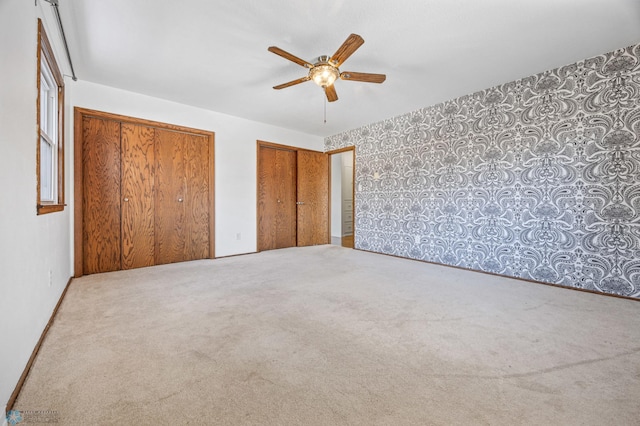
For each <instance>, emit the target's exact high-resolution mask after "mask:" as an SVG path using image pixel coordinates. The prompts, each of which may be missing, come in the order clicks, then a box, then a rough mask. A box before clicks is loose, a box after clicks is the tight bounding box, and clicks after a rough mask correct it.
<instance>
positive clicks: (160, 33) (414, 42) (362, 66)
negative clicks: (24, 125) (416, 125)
mask: <svg viewBox="0 0 640 426" xmlns="http://www.w3.org/2000/svg"><path fill="white" fill-rule="evenodd" d="M60 13H61V15H62V20H63V23H64V25H65V31H66V33H67V38H68V42H69V46H70V50H71V56H72V59H73V61H74V66H75V69H76V74H77V76H78V78H79V79H81V80H86V81H91V82H95V83H100V84H105V85H108V86H113V87H117V88H121V89H126V90H130V91H134V92H138V93H143V94H147V95H150V96H155V97H158V98H163V99H168V100H172V101H176V102H180V103H184V104H189V105H193V106H197V107H201V108H205V109H208V110H212V111H217V112H221V113H225V114H230V115H234V116H239V117H243V118H247V119H250V120H254V121H259V122H264V123H269V124H273V125H276V126H281V127H286V128H290V129H295V130H299V131H302V132H306V133H309V134H314V135H320V136H329V135H333V134H336V133H339V132H341V131H344V130H349V129H352V128H356V127H359V126H361V125H364V124H369V123H372V122H376V121H379V120H382V119H385V118H389V117H393V116H396V115H400V114H403V113H406V112H410V111H413V110H415V109H418V108H422V107H425V106H429V105H434V104H436V103H439V102H442V101H446V100H448V99H452V98H455V97H458V96H461V95H464V94H467V93H472V92H475V91H477V90H481V89H485V88H489V87H492V86H494V85H497V84H501V83H506V82H509V81H512V80H515V79H518V78H521V77H526V76H528V75H532V74H535V73H537V72H541V71H545V70H547V69H552V68H555V67H558V66H561V65H566V64H569V63H572V62H576V61H578V60H581V59H585V58H587V57H590V56H594V55H597V54H601V53H605V52H608V51H611V50H614V49H617V48H621V47H626V46H628V45H631V44H635V43H638V42H640V1H638V0H527V1H525V0H393V1H391V0H308V1H302V0H299V1H295V0H233V1H230V0H181V1H170V0H101V1H86V0H60ZM350 33H356V34H360V35H361V36H362V37H363V38H364V40H365V44H364V45H363V46H362V47H360V49H358V50H357V51H356V52H355V53H354V54H353V56H351V57H350V58H349V59H348V60H347V61H346V62H345V64H344V65H342V66H341V70H343V71H361V72H373V73H383V74H386V75H387V81H386V82H384V83H383V84H381V85H379V84H371V83H360V82H351V81H338V82H337V83H336V89H337V92H338V96H339V100H338V101H337V102H334V103H327V105H326V107H327V123H326V124H324V123H323V108H324V99H325V97H324V93H323V91H322V89H321V88H320V87H318V86H316V85H315V84H314V83H312V82H306V83H303V84H299V85H297V86H293V87H289V88H287V89H283V90H274V89H272V86H275V85H277V84H280V83H284V82H287V81H290V80H294V79H296V78H299V77H303V76H305V75H306V72H307V71H306V69H305V68H303V67H301V66H299V65H296V64H294V63H293V62H290V61H287V60H285V59H283V58H281V57H279V56H276V55H274V54H273V53H270V52H268V51H267V48H268V47H269V46H272V45H275V46H278V47H280V48H282V49H284V50H286V51H288V52H290V53H292V54H294V55H296V56H298V57H301V58H303V59H305V60H308V61H312V60H313V59H314V58H316V57H317V56H319V55H331V54H333V53H334V52H335V50H336V49H337V48H338V47H339V46H340V45H341V44H342V42H343V41H344V40H345V39H346V38H347V36H348V35H349V34H350Z"/></svg>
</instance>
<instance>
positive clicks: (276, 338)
mask: <svg viewBox="0 0 640 426" xmlns="http://www.w3.org/2000/svg"><path fill="white" fill-rule="evenodd" d="M14 408H15V409H18V410H52V411H55V412H57V416H58V419H59V424H63V425H164V424H166V425H184V424H192V425H200V424H202V425H205V424H206V425H608V426H609V425H637V424H640V303H639V302H635V301H630V300H623V299H616V298H611V297H606V296H600V295H593V294H588V293H582V292H577V291H571V290H565V289H559V288H553V287H549V286H544V285H538V284H531V283H526V282H521V281H516V280H511V279H506V278H505V279H502V278H496V277H492V276H489V275H484V274H478V273H474V272H470V271H462V270H456V269H452V268H447V267H443V266H437V265H430V264H425V263H420V262H414V261H410V260H404V259H397V258H392V257H388V256H382V255H376V254H372V253H365V252H361V251H355V250H350V249H345V248H342V247H337V246H317V247H308V248H294V249H285V250H276V251H269V252H263V253H259V254H254V255H247V256H239V257H232V258H226V259H218V260H208V261H195V262H187V263H182V264H173V265H164V266H158V267H152V268H144V269H137V270H130V271H121V272H114V273H107V274H98V275H90V276H86V277H83V278H81V279H77V280H74V281H73V282H72V284H71V286H70V288H69V291H68V294H67V296H66V298H65V300H64V303H63V304H62V306H61V308H60V311H59V313H58V316H57V318H56V320H55V323H54V325H53V327H52V328H51V330H50V332H49V335H48V336H47V338H46V340H45V342H44V345H43V347H42V349H41V351H40V353H39V355H38V357H37V360H36V362H35V364H34V366H33V369H32V371H31V374H30V375H29V377H28V379H27V381H26V384H25V386H24V388H23V390H22V393H21V394H20V396H19V399H18V401H17V403H16V406H15V407H14Z"/></svg>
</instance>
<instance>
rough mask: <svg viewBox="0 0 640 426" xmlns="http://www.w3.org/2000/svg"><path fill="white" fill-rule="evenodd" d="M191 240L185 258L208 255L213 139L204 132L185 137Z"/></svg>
mask: <svg viewBox="0 0 640 426" xmlns="http://www.w3.org/2000/svg"><path fill="white" fill-rule="evenodd" d="M185 154H186V155H185V162H186V167H185V169H186V170H185V171H186V193H185V201H184V203H185V209H186V221H187V240H186V247H185V249H186V251H185V256H184V260H195V259H206V258H208V257H210V254H209V238H210V234H211V233H210V230H209V223H210V217H209V214H210V213H209V206H210V201H211V200H210V199H209V197H210V196H211V195H210V194H211V193H212V191H211V188H209V158H210V155H211V154H212V153H210V152H209V140H208V139H207V138H205V137H203V136H197V135H187V136H186V137H185Z"/></svg>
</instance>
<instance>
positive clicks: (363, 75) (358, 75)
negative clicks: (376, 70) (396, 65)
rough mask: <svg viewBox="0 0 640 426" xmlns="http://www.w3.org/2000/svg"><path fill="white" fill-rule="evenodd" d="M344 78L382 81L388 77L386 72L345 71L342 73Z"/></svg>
mask: <svg viewBox="0 0 640 426" xmlns="http://www.w3.org/2000/svg"><path fill="white" fill-rule="evenodd" d="M340 78H341V79H342V80H351V81H364V82H365V83H382V82H383V81H385V80H386V79H387V76H386V75H384V74H370V73H367V72H353V71H344V72H341V73H340Z"/></svg>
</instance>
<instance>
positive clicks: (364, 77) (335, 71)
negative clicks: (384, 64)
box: [268, 34, 387, 102]
mask: <svg viewBox="0 0 640 426" xmlns="http://www.w3.org/2000/svg"><path fill="white" fill-rule="evenodd" d="M363 43H364V39H363V38H362V37H360V36H359V35H358V34H351V35H350V36H349V37H347V39H346V40H345V41H344V43H342V46H340V47H339V48H338V50H336V53H334V54H333V55H332V56H319V57H318V58H316V59H315V61H314V63H311V62H307V61H305V60H304V59H300V58H298V57H297V56H294V55H292V54H291V53H289V52H285V51H284V50H282V49H280V48H279V47H275V46H271V47H269V49H268V50H269V52H273V53H275V54H276V55H279V56H282V57H283V58H285V59H288V60H290V61H291V62H295V63H296V64H298V65H302V66H303V67H305V68H309V74H308V75H307V76H306V77H302V78H299V79H297V80H293V81H290V82H288V83H284V84H280V85H278V86H274V87H273V88H274V89H276V90H280V89H284V88H285V87H290V86H294V85H296V84H300V83H304V82H305V81H309V80H313V81H314V82H315V83H316V84H317V85H318V86H320V87H322V88H323V89H324V92H325V94H326V95H327V100H328V101H329V102H334V101H337V100H338V94H337V93H336V88H335V87H334V85H333V83H334V82H335V81H336V80H337V79H338V77H340V79H341V80H351V81H364V82H365V83H382V82H383V81H384V80H385V79H386V78H387V76H386V75H384V74H370V73H365V72H353V71H343V72H340V69H339V67H340V65H342V64H343V63H344V61H346V60H347V58H348V57H349V56H351V55H352V54H353V52H355V51H356V50H357V49H358V48H359V47H360V46H362V44H363Z"/></svg>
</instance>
